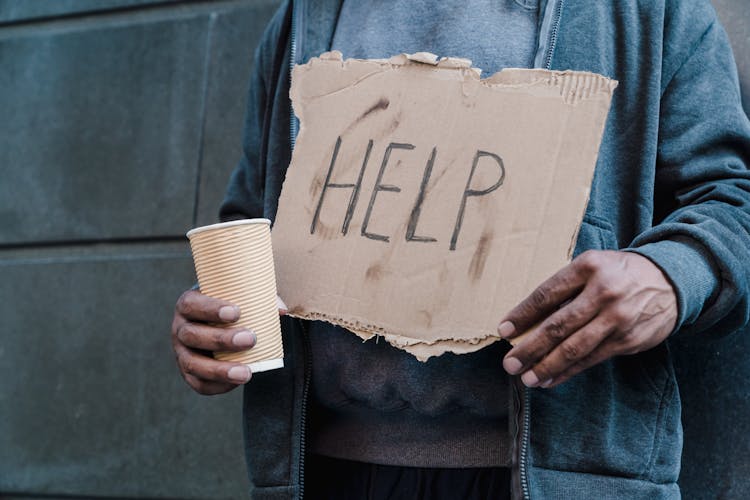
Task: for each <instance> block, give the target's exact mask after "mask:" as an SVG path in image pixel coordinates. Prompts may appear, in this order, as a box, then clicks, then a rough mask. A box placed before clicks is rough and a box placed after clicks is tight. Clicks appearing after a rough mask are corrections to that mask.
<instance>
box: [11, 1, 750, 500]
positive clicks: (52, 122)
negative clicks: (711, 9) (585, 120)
mask: <svg viewBox="0 0 750 500" xmlns="http://www.w3.org/2000/svg"><path fill="white" fill-rule="evenodd" d="M278 3H279V1H278V0H223V1H154V0H55V1H52V0H0V277H1V279H0V335H1V336H0V497H2V498H9V499H10V498H21V497H23V498H62V497H65V498H87V497H90V498H93V497H96V498H115V497H116V498H185V499H190V498H216V499H218V498H235V499H239V498H248V482H247V479H246V475H245V469H244V464H243V456H242V443H241V435H240V425H239V419H240V397H241V394H240V392H239V391H235V393H232V394H229V395H225V396H218V397H212V398H208V397H201V396H198V395H195V394H193V393H192V392H191V391H190V390H189V389H188V387H187V386H186V385H185V384H184V383H183V382H182V380H181V378H180V377H179V375H178V373H177V370H176V367H175V365H174V361H173V356H172V353H171V349H170V346H169V339H168V330H169V323H170V321H171V310H172V308H173V305H174V301H175V299H176V298H177V296H178V295H179V294H180V293H181V292H182V291H183V290H184V289H185V288H187V287H189V286H190V285H191V284H192V283H193V281H194V275H193V271H192V265H191V260H190V254H189V250H188V247H187V244H186V242H185V240H184V238H183V234H184V233H185V231H186V230H187V229H189V228H190V227H193V226H195V225H202V224H206V223H209V222H213V221H214V220H215V213H216V209H217V207H218V203H219V200H220V198H221V195H222V192H223V189H224V185H225V183H226V180H227V177H228V175H229V172H230V171H231V169H232V167H233V166H234V164H235V162H236V160H237V158H238V156H239V153H240V138H241V128H242V125H241V124H242V115H243V110H244V105H245V91H246V85H247V81H248V75H249V71H250V68H251V66H252V54H253V49H254V47H255V45H256V44H257V41H258V39H259V37H260V34H261V32H262V29H263V26H264V25H265V23H266V22H267V20H268V19H269V17H270V16H271V14H272V13H273V11H274V9H275V8H276V6H277V4H278ZM714 3H715V4H716V5H717V7H720V11H721V14H722V16H724V20H725V22H726V23H727V28H728V31H729V32H730V35H731V36H732V40H733V44H734V46H735V51H736V53H737V56H738V63H739V67H740V71H741V73H742V75H743V76H744V82H745V83H744V87H743V91H744V93H743V96H744V102H745V105H746V109H747V106H748V105H750V93H749V92H748V89H750V2H748V0H716V1H715V2H714ZM673 352H674V353H675V354H674V355H675V359H676V361H677V363H678V373H679V376H680V381H681V390H682V395H683V399H684V402H685V411H684V422H685V430H686V441H685V459H684V467H683V474H682V477H681V484H682V486H683V490H684V493H685V498H687V499H713V498H722V499H738V500H739V499H745V498H750V462H749V461H748V455H749V453H748V452H750V446H749V445H748V436H750V363H749V362H748V361H747V358H748V354H750V337H748V336H747V335H743V336H734V337H731V338H728V339H724V340H720V341H711V342H703V341H700V340H698V341H691V342H687V341H684V340H680V341H678V342H676V343H675V344H674V345H673Z"/></svg>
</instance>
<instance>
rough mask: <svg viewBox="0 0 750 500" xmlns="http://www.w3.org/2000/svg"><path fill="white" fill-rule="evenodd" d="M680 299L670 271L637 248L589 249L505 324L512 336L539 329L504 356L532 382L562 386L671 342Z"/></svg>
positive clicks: (505, 331)
mask: <svg viewBox="0 0 750 500" xmlns="http://www.w3.org/2000/svg"><path fill="white" fill-rule="evenodd" d="M676 321H677V299H676V296H675V292H674V289H673V288H672V285H671V284H670V282H669V281H668V280H667V278H666V277H665V276H664V273H662V271H661V270H660V269H659V268H658V267H656V265H655V264H653V263H652V262H651V261H650V260H648V259H647V258H645V257H643V256H641V255H638V254H635V253H631V252H615V251H595V250H592V251H588V252H585V253H583V254H581V255H580V256H579V257H578V258H576V259H575V260H573V262H571V263H570V264H568V265H567V266H565V267H564V268H563V269H561V270H560V271H559V272H558V273H557V274H555V275H554V276H552V277H551V278H550V279H548V280H547V281H545V282H544V283H542V285H540V286H539V287H538V288H537V289H536V290H534V291H533V292H532V293H531V295H529V297H528V298H526V299H525V300H524V301H523V302H521V303H520V304H518V305H517V306H516V307H515V308H514V309H513V310H512V311H511V312H510V313H509V314H508V316H506V317H505V318H504V319H503V321H501V323H500V326H499V327H498V333H499V334H500V335H501V336H502V337H503V338H506V339H513V338H514V337H516V336H518V335H520V334H522V333H524V332H526V331H527V330H529V329H531V328H532V327H534V328H533V329H532V330H531V331H530V332H529V333H528V335H525V338H524V339H523V340H521V341H520V342H519V343H518V345H516V346H515V347H514V348H513V349H511V351H510V352H508V354H507V355H506V356H505V359H504V360H503V367H504V368H505V370H506V371H507V372H508V373H510V374H512V375H516V374H522V376H521V380H522V381H523V383H524V384H525V385H527V386H529V387H537V386H541V387H544V388H548V387H554V386H556V385H558V384H561V383H563V382H565V381H566V380H568V379H569V378H571V377H572V376H573V375H575V374H577V373H579V372H581V371H583V370H585V369H587V368H589V367H591V366H593V365H595V364H598V363H601V362H602V361H604V360H606V359H609V358H610V357H612V356H618V355H621V354H634V353H636V352H640V351H645V350H648V349H651V348H652V347H654V346H656V345H658V344H659V343H661V342H662V341H663V340H665V339H666V338H667V337H668V336H669V334H670V333H671V331H672V330H673V329H674V327H675V323H676Z"/></svg>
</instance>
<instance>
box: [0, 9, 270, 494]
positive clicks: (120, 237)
mask: <svg viewBox="0 0 750 500" xmlns="http://www.w3.org/2000/svg"><path fill="white" fill-rule="evenodd" d="M278 3H279V1H278V0H236V1H215V2H208V1H181V2H178V1H171V2H170V1H149V0H107V1H95V0H55V1H28V0H17V1H16V0H0V117H1V119H0V277H1V278H0V298H1V299H2V300H0V332H2V333H1V335H2V338H1V341H0V497H3V498H10V497H12V496H13V495H23V496H24V498H28V497H29V496H30V497H35V496H39V497H41V496H44V497H45V498H46V497H48V496H51V497H58V496H71V497H73V498H86V497H97V498H99V497H118V498H125V497H127V498H184V499H190V498H216V499H218V498H227V499H230V498H231V499H240V498H249V492H248V488H249V487H248V480H247V475H246V472H245V466H244V458H243V453H242V436H241V429H240V418H241V412H240V410H241V406H240V403H241V396H242V395H241V391H235V392H234V393H232V394H228V395H225V396H218V397H212V398H208V397H203V396H199V395H197V394H194V393H193V392H192V391H191V390H190V389H189V388H188V387H187V385H186V384H185V383H184V382H183V381H182V379H181V378H180V376H179V374H178V371H177V369H176V365H175V363H174V359H173V355H172V351H171V347H170V345H169V334H168V332H169V327H170V321H171V316H172V308H173V306H174V301H175V299H176V298H177V296H178V295H179V294H180V293H181V292H182V291H183V290H184V289H186V288H189V287H190V286H191V285H192V284H193V283H194V281H195V276H194V273H193V269H192V261H191V258H190V251H189V247H188V246H187V243H186V240H185V238H184V234H185V232H186V231H187V230H188V229H190V228H191V227H193V226H195V225H199V224H205V223H209V222H212V221H214V220H215V219H216V212H217V208H218V204H219V201H220V199H221V196H222V193H223V190H224V186H225V184H226V182H227V179H228V176H229V173H230V171H231V170H232V168H233V167H234V165H235V164H236V162H237V160H238V158H239V154H240V148H241V132H242V120H243V115H244V109H245V99H246V90H247V83H248V77H249V74H250V70H251V67H252V63H253V60H252V59H253V51H254V48H255V46H256V45H257V42H258V40H259V38H260V35H261V33H262V31H263V28H264V26H265V24H266V23H267V21H268V19H269V18H270V16H271V15H272V14H273V12H274V10H275V9H276V7H277V5H278Z"/></svg>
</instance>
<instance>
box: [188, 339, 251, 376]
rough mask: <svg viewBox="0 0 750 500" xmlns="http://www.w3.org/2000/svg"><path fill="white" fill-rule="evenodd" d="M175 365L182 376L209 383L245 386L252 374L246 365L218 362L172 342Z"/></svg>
mask: <svg viewBox="0 0 750 500" xmlns="http://www.w3.org/2000/svg"><path fill="white" fill-rule="evenodd" d="M173 346H174V351H175V354H176V355H177V364H178V365H179V367H180V371H182V373H183V374H188V375H193V376H195V377H198V378H199V379H202V380H204V381H209V382H219V383H225V384H235V385H237V384H245V383H247V382H248V381H249V380H250V377H251V376H252V373H251V372H250V368H249V367H248V366H247V365H243V364H240V363H228V362H225V361H218V360H215V359H213V358H210V357H208V356H206V355H205V354H202V353H200V352H196V351H194V350H192V349H188V348H187V347H185V346H184V345H182V344H180V343H179V342H174V343H173Z"/></svg>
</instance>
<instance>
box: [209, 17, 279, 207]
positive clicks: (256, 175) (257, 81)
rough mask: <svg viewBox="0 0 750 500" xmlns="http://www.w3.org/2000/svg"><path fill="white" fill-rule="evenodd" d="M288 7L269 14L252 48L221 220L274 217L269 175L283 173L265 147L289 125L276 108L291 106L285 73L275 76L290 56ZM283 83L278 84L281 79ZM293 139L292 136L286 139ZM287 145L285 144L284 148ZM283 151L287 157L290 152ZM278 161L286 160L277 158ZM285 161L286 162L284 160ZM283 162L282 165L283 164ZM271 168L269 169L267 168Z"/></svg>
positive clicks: (272, 153) (273, 152) (277, 155)
mask: <svg viewBox="0 0 750 500" xmlns="http://www.w3.org/2000/svg"><path fill="white" fill-rule="evenodd" d="M290 14H291V8H290V6H289V2H285V3H284V4H282V5H281V7H280V8H279V10H278V11H277V12H276V14H275V15H274V16H273V18H272V19H271V21H270V23H269V24H268V26H267V27H266V30H265V32H264V34H263V37H262V38H261V43H260V44H259V45H258V47H257V49H256V50H255V59H254V65H253V70H252V74H251V76H250V87H249V90H248V97H247V108H246V111H245V123H244V129H243V134H242V156H241V158H240V161H239V163H238V164H237V166H236V167H235V169H234V171H233V172H232V175H231V177H230V179H229V184H228V186H227V189H226V193H225V195H224V200H223V202H222V204H221V207H220V209H219V219H220V220H221V221H228V220H235V219H248V218H255V217H266V218H270V219H273V218H274V214H275V209H276V203H275V200H274V202H273V203H270V202H269V199H270V198H269V197H270V193H267V192H266V191H267V190H266V186H267V185H269V183H270V182H269V181H270V179H269V178H268V177H269V175H270V176H274V175H282V176H283V175H284V173H285V169H284V170H282V171H281V172H280V173H279V172H275V170H276V169H274V167H273V166H272V167H271V169H269V166H268V165H267V163H268V159H269V158H279V157H283V156H284V155H280V154H279V152H278V151H271V152H269V151H268V148H269V141H268V137H269V134H271V133H274V132H275V133H277V134H278V129H279V128H283V127H284V124H286V130H288V129H289V127H288V123H289V117H288V114H286V115H285V116H283V117H282V116H280V115H281V114H282V113H278V112H277V110H278V109H279V108H280V107H284V106H285V103H286V108H285V109H284V111H287V110H288V109H291V107H290V105H289V104H288V102H289V96H288V78H279V74H280V73H281V72H283V71H286V72H288V68H287V67H286V66H285V65H284V64H283V63H284V61H286V60H287V59H286V58H288V52H289V50H288V26H289V24H290V23H289V16H290ZM279 82H281V84H280V83H279ZM290 142H291V140H290ZM287 149H289V148H287ZM289 154H290V153H289V152H286V156H289ZM276 163H284V162H283V161H280V162H279V161H277V162H276ZM286 164H288V161H287V162H286ZM286 164H284V166H286ZM269 170H272V172H269Z"/></svg>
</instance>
